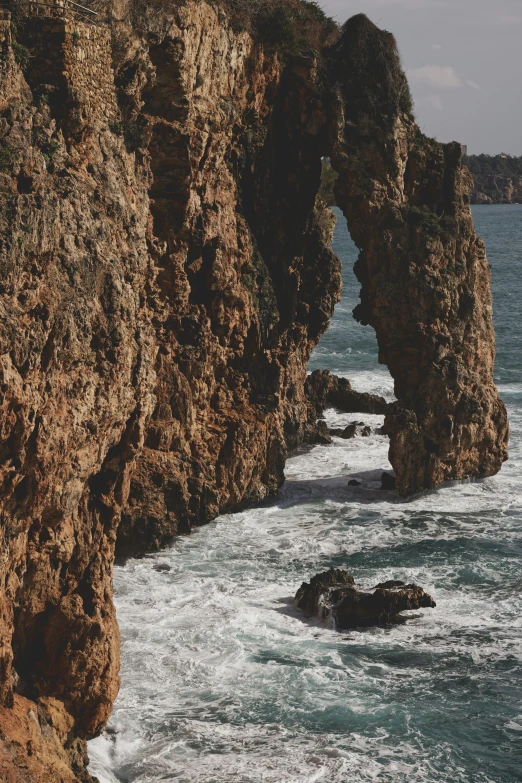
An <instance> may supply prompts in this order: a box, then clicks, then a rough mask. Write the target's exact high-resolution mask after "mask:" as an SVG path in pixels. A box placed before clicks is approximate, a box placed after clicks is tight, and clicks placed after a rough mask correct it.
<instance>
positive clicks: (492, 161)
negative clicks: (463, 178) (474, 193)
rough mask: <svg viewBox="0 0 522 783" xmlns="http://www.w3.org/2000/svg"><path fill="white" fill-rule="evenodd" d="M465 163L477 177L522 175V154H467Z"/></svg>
mask: <svg viewBox="0 0 522 783" xmlns="http://www.w3.org/2000/svg"><path fill="white" fill-rule="evenodd" d="M464 163H465V164H466V166H467V167H468V169H469V170H470V171H471V173H472V175H473V177H475V178H476V179H483V178H484V177H488V176H490V175H495V176H497V177H522V156H521V157H519V158H517V157H514V156H513V155H467V156H466V157H465V158H464Z"/></svg>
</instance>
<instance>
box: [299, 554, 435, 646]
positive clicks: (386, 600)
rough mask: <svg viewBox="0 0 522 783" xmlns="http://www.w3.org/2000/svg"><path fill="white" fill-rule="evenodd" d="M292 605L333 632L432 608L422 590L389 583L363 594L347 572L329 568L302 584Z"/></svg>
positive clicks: (430, 602) (429, 597) (432, 601)
mask: <svg viewBox="0 0 522 783" xmlns="http://www.w3.org/2000/svg"><path fill="white" fill-rule="evenodd" d="M295 603H296V605H297V607H298V608H299V609H301V610H302V611H303V612H304V614H305V615H306V616H307V617H315V618H317V619H318V620H321V621H322V622H326V623H332V624H333V625H334V627H335V628H336V630H338V631H342V630H346V629H349V628H360V627H367V626H371V625H384V624H386V623H389V622H392V621H397V615H399V614H400V613H401V612H404V611H406V610H408V609H423V608H434V607H435V606H436V604H435V601H434V600H433V598H432V597H431V596H430V595H428V593H425V592H424V590H423V589H422V587H417V585H407V584H405V583H404V582H398V581H389V582H383V583H382V584H378V585H377V586H376V587H372V588H371V589H368V590H365V589H363V588H361V587H357V586H356V584H355V580H354V578H353V576H350V575H349V574H348V572H347V571H342V570H339V569H335V568H331V569H330V570H329V571H325V572H324V573H322V574H317V575H316V576H314V577H312V579H310V582H303V584H302V585H301V587H300V588H299V590H298V591H297V593H296V596H295Z"/></svg>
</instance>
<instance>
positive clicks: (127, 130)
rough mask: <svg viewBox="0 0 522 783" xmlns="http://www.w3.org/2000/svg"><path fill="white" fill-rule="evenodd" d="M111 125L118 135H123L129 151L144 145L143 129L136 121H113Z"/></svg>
mask: <svg viewBox="0 0 522 783" xmlns="http://www.w3.org/2000/svg"><path fill="white" fill-rule="evenodd" d="M109 127H110V129H111V131H112V132H113V133H114V134H116V136H123V141H124V142H125V147H126V148H127V151H128V152H135V151H136V150H138V149H139V148H140V147H142V146H143V142H144V138H143V129H142V128H140V126H139V125H137V124H136V123H135V122H112V123H111V124H110V125H109Z"/></svg>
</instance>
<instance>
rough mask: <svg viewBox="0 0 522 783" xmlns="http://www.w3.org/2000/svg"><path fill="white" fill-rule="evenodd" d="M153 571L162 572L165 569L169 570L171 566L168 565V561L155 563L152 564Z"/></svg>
mask: <svg viewBox="0 0 522 783" xmlns="http://www.w3.org/2000/svg"><path fill="white" fill-rule="evenodd" d="M152 567H153V569H154V570H155V571H158V573H160V574H161V573H164V572H165V571H171V570H172V568H171V566H169V564H168V563H156V565H153V566H152Z"/></svg>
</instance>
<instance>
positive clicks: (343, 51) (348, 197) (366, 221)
mask: <svg viewBox="0 0 522 783" xmlns="http://www.w3.org/2000/svg"><path fill="white" fill-rule="evenodd" d="M331 73H332V79H333V76H334V74H335V78H336V79H337V87H336V90H335V91H334V93H335V98H334V100H333V108H334V110H335V120H334V121H333V122H332V125H331V134H332V136H333V139H332V154H331V160H332V165H333V167H334V168H335V170H336V171H337V172H338V174H339V176H338V178H337V180H336V185H335V195H336V200H337V204H338V205H339V206H340V208H341V209H342V210H343V212H344V213H345V215H346V218H347V220H348V226H349V229H350V233H351V235H352V238H353V239H354V241H355V244H356V245H357V246H358V247H359V248H360V249H361V254H360V256H359V259H358V261H357V263H356V265H355V272H356V274H357V277H358V279H359V281H360V282H361V285H362V290H361V303H360V305H358V307H357V308H356V310H355V312H354V315H355V317H356V318H357V319H358V320H359V321H360V322H361V323H363V324H370V325H371V326H373V327H374V329H375V331H376V334H377V340H378V344H379V361H380V362H381V363H382V364H386V365H387V366H388V368H389V370H390V373H391V375H392V377H393V380H394V387H395V395H396V397H397V401H396V402H394V403H393V404H392V405H391V406H390V407H389V409H388V412H387V414H386V419H385V429H386V432H387V434H388V435H389V436H390V461H391V463H392V466H393V468H394V470H395V474H396V477H397V487H398V490H399V492H400V493H401V494H402V495H408V494H412V493H415V492H419V491H421V490H423V489H427V488H432V487H437V486H439V485H440V484H441V483H442V482H443V481H446V480H450V479H451V480H453V479H463V478H469V477H483V476H490V475H493V474H494V473H496V472H498V470H499V469H500V467H501V466H502V463H503V461H504V460H505V459H507V442H508V424H507V416H506V409H505V406H504V405H503V403H502V402H501V401H500V400H499V398H498V393H497V389H496V387H495V384H494V381H493V364H494V358H495V335H494V330H493V322H492V304H491V291H490V269H489V265H488V262H487V259H486V255H485V248H484V243H483V242H482V240H481V239H479V238H478V237H477V236H476V234H475V231H474V227H473V219H472V217H471V211H470V208H469V205H468V202H469V198H468V195H467V194H468V190H469V174H467V172H466V169H464V168H463V167H462V165H461V147H460V145H459V144H457V143H454V144H446V145H443V144H439V143H438V142H435V141H433V140H431V139H427V138H426V137H425V136H423V134H422V133H421V132H420V130H419V129H418V127H417V126H416V125H415V122H414V119H413V116H412V115H411V104H410V102H409V94H408V91H407V84H406V80H405V77H404V75H403V73H402V70H401V67H400V61H399V57H398V54H397V50H396V46H395V42H394V40H393V37H392V36H391V35H390V34H389V33H386V32H382V31H380V30H378V29H377V28H376V27H375V26H374V25H373V24H372V23H371V22H370V21H369V20H368V19H366V17H364V16H357V17H354V18H353V19H351V20H350V21H349V22H348V23H347V25H346V26H345V29H344V32H343V35H342V36H341V38H340V40H339V42H338V43H337V44H336V45H335V47H334V51H333V53H332V60H331ZM335 101H336V102H335Z"/></svg>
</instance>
